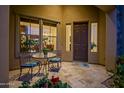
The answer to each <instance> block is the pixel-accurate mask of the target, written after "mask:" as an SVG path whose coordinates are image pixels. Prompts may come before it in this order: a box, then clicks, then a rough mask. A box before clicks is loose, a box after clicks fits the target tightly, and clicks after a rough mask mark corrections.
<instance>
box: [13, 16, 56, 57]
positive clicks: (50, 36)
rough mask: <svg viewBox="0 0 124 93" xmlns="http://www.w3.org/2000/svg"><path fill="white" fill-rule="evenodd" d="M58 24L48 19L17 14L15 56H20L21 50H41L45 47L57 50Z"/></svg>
mask: <svg viewBox="0 0 124 93" xmlns="http://www.w3.org/2000/svg"><path fill="white" fill-rule="evenodd" d="M42 23H43V24H42ZM57 24H58V22H56V21H51V20H47V19H42V18H37V17H31V16H24V15H16V34H15V37H16V40H15V49H16V50H15V56H16V57H19V54H20V53H21V52H39V51H41V50H42V49H41V48H43V47H47V48H49V49H50V50H56V46H57V42H56V41H57ZM41 46H43V47H41Z"/></svg>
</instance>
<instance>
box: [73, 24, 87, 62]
mask: <svg viewBox="0 0 124 93" xmlns="http://www.w3.org/2000/svg"><path fill="white" fill-rule="evenodd" d="M73 29H74V31H73V33H74V34H73V59H74V60H75V61H83V62H87V61H88V22H75V23H74V28H73Z"/></svg>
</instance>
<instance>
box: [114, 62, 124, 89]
mask: <svg viewBox="0 0 124 93" xmlns="http://www.w3.org/2000/svg"><path fill="white" fill-rule="evenodd" d="M113 80H114V82H113V87H116V88H124V64H119V65H117V69H116V72H115V74H114V78H113Z"/></svg>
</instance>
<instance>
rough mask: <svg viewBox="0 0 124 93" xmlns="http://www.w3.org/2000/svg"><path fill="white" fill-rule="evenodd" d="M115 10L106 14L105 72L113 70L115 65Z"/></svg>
mask: <svg viewBox="0 0 124 93" xmlns="http://www.w3.org/2000/svg"><path fill="white" fill-rule="evenodd" d="M116 23H117V22H116V9H114V10H113V11H110V12H108V13H106V50H105V52H106V53H105V64H106V68H107V70H114V69H115V63H116V47H117V45H116V40H117V37H116V35H117V33H116V32H117V27H116Z"/></svg>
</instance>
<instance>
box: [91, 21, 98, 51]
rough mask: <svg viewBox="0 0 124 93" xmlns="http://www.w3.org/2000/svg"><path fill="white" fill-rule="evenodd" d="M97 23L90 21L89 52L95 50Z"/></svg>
mask: <svg viewBox="0 0 124 93" xmlns="http://www.w3.org/2000/svg"><path fill="white" fill-rule="evenodd" d="M97 25H98V24H97V23H91V52H97V29H98V27H97Z"/></svg>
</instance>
